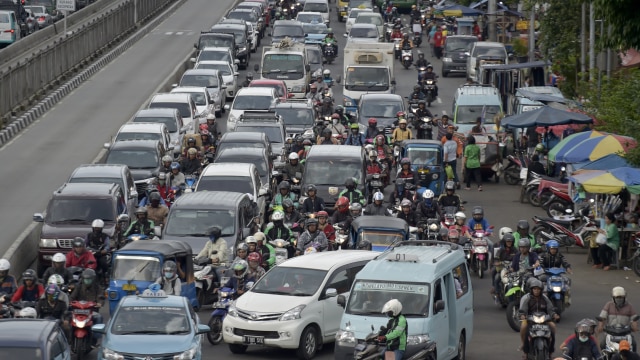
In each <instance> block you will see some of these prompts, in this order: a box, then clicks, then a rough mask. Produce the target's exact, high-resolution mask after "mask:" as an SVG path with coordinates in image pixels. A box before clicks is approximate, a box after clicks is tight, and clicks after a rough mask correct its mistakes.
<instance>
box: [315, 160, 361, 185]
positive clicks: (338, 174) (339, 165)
mask: <svg viewBox="0 0 640 360" xmlns="http://www.w3.org/2000/svg"><path fill="white" fill-rule="evenodd" d="M304 178H305V179H313V183H314V184H315V185H340V186H342V184H344V182H345V181H346V180H347V179H350V178H355V179H361V178H362V163H361V162H354V161H353V159H348V160H327V159H313V158H311V159H307V164H306V165H305V172H304Z"/></svg>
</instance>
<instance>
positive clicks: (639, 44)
mask: <svg viewBox="0 0 640 360" xmlns="http://www.w3.org/2000/svg"><path fill="white" fill-rule="evenodd" d="M594 6H595V9H596V18H600V19H605V21H606V24H607V25H610V26H611V27H612V30H611V36H610V37H608V38H607V39H604V45H605V46H607V47H612V48H622V49H631V48H635V49H638V48H640V12H639V11H637V9H638V1H637V0H594Z"/></svg>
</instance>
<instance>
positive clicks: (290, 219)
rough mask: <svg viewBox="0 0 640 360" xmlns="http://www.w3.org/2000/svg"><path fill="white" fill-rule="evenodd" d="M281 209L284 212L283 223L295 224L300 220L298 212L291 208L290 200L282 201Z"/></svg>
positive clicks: (293, 207) (291, 202)
mask: <svg viewBox="0 0 640 360" xmlns="http://www.w3.org/2000/svg"><path fill="white" fill-rule="evenodd" d="M282 209H283V210H284V221H285V222H286V223H290V224H295V223H297V222H298V221H299V220H300V219H301V218H302V216H301V215H300V213H299V212H298V210H296V208H295V206H293V201H291V199H284V201H283V202H282Z"/></svg>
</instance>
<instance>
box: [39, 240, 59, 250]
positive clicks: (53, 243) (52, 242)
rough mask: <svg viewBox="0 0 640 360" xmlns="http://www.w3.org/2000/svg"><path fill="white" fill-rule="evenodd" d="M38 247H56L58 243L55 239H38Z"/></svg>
mask: <svg viewBox="0 0 640 360" xmlns="http://www.w3.org/2000/svg"><path fill="white" fill-rule="evenodd" d="M40 247H48V248H54V247H58V242H57V241H56V239H40Z"/></svg>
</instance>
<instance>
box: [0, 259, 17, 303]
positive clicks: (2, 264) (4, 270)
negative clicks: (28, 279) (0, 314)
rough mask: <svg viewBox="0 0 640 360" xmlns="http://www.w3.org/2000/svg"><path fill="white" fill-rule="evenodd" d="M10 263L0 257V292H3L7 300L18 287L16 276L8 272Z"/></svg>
mask: <svg viewBox="0 0 640 360" xmlns="http://www.w3.org/2000/svg"><path fill="white" fill-rule="evenodd" d="M10 270H11V263H10V262H9V260H7V259H0V293H5V296H6V298H7V300H8V299H9V298H10V297H11V295H12V294H13V293H15V292H16V290H17V289H18V285H17V283H16V278H15V277H14V276H13V275H10V274H9V271H10Z"/></svg>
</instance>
